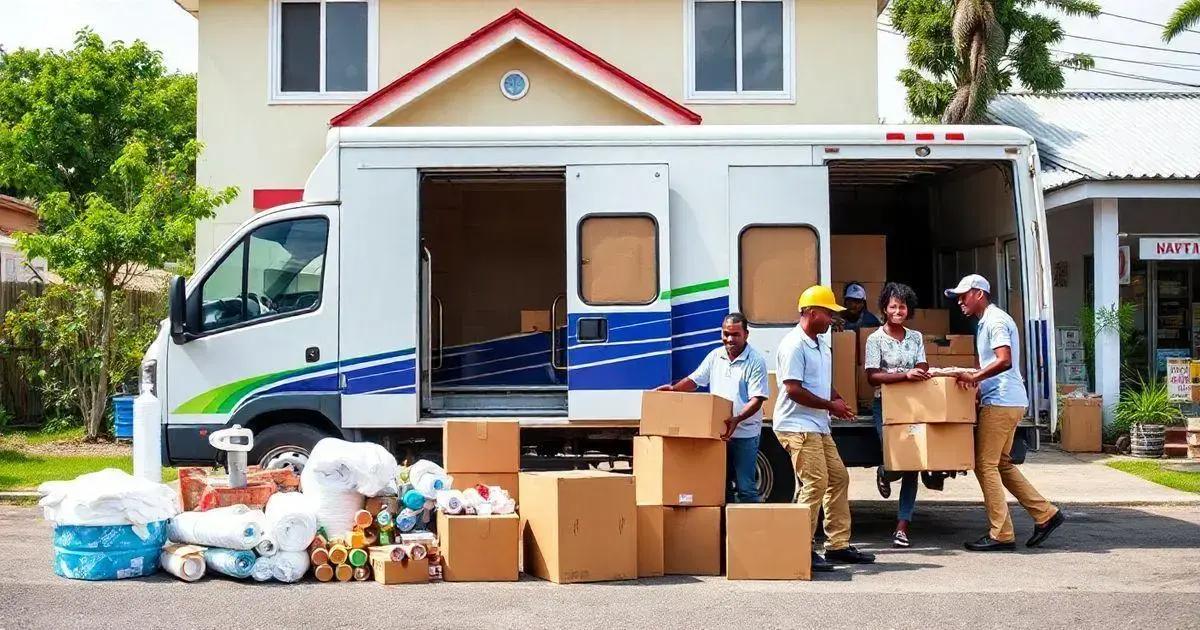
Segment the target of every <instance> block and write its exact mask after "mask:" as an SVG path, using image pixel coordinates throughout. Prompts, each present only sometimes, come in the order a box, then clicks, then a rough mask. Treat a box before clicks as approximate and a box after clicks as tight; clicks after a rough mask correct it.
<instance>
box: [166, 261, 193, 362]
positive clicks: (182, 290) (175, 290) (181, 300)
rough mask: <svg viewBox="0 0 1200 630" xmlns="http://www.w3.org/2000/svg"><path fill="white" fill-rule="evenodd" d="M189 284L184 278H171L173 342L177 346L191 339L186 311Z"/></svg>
mask: <svg viewBox="0 0 1200 630" xmlns="http://www.w3.org/2000/svg"><path fill="white" fill-rule="evenodd" d="M186 289H187V282H186V281H185V280H184V278H183V276H175V277H173V278H171V287H170V289H169V291H170V295H169V300H170V321H171V341H174V342H175V343H176V344H181V345H182V344H185V343H187V342H188V341H189V339H190V337H189V335H188V330H187V318H186V316H185V315H184V311H185V309H186V307H187V292H186Z"/></svg>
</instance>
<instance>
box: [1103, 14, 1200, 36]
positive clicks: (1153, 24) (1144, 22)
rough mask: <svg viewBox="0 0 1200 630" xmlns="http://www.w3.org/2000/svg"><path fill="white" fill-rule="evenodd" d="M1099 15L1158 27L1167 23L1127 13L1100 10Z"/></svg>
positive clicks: (1188, 31)
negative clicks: (1120, 13) (1131, 15)
mask: <svg viewBox="0 0 1200 630" xmlns="http://www.w3.org/2000/svg"><path fill="white" fill-rule="evenodd" d="M1100 15H1107V16H1108V17H1115V18H1117V19H1121V20H1129V21H1130V22H1139V23H1141V24H1149V25H1150V26H1157V27H1159V28H1166V27H1167V25H1166V24H1160V23H1158V22H1151V21H1150V20H1143V19H1142V18H1135V17H1130V16H1128V15H1118V14H1116V13H1109V12H1108V11H1101V12H1100ZM1183 30H1184V32H1187V33H1197V34H1200V31H1196V30H1193V29H1190V28H1185V29H1183Z"/></svg>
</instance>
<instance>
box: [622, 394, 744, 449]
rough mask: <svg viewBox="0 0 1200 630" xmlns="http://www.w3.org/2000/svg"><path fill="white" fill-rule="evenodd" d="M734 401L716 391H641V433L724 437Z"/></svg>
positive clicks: (669, 435) (639, 428) (690, 436)
mask: <svg viewBox="0 0 1200 630" xmlns="http://www.w3.org/2000/svg"><path fill="white" fill-rule="evenodd" d="M732 415H733V403H732V402H730V401H729V400H727V399H725V398H721V397H720V396H715V395H713V394H697V393H685V392H655V391H650V392H644V393H642V421H641V424H640V425H639V426H638V432H639V433H641V434H642V435H662V436H667V437H687V438H707V439H710V440H719V439H721V434H722V433H724V432H725V420H726V419H728V418H729V416H732Z"/></svg>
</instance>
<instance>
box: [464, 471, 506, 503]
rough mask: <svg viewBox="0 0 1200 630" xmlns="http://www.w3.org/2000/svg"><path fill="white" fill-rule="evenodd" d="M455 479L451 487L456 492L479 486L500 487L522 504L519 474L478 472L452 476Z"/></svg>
mask: <svg viewBox="0 0 1200 630" xmlns="http://www.w3.org/2000/svg"><path fill="white" fill-rule="evenodd" d="M450 476H451V477H452V478H453V479H454V483H452V484H450V487H452V488H454V489H455V490H466V489H467V488H474V487H475V486H477V485H480V484H482V485H485V486H500V487H501V488H504V491H505V492H507V493H508V496H510V497H512V498H513V501H516V502H517V505H520V504H521V489H520V486H521V484H520V483H519V482H518V481H517V473H515V472H514V473H477V472H456V473H451V475H450Z"/></svg>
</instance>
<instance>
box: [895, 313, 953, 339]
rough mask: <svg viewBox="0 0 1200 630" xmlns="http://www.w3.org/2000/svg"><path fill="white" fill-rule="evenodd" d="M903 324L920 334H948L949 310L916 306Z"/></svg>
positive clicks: (941, 335)
mask: <svg viewBox="0 0 1200 630" xmlns="http://www.w3.org/2000/svg"><path fill="white" fill-rule="evenodd" d="M905 326H907V327H908V328H911V329H913V330H915V331H917V332H919V333H921V334H922V335H936V336H938V337H943V336H945V335H948V334H950V311H948V310H946V309H944V308H918V309H917V310H916V311H914V312H913V314H912V318H911V319H909V320H908V323H906V324H905Z"/></svg>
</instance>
